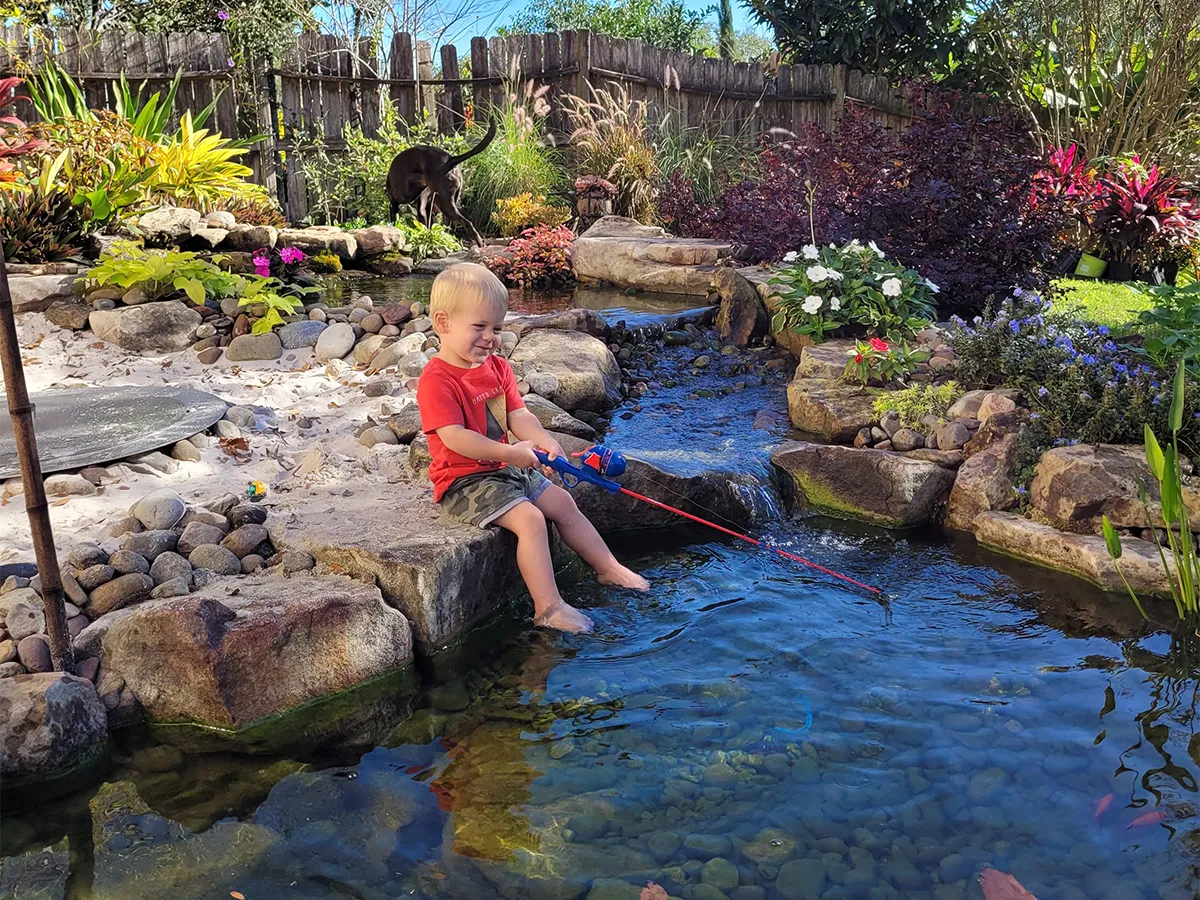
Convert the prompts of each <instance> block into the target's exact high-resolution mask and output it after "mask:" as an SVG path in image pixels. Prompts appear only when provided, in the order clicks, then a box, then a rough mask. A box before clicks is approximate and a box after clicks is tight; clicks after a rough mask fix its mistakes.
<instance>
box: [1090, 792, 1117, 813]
mask: <svg viewBox="0 0 1200 900" xmlns="http://www.w3.org/2000/svg"><path fill="white" fill-rule="evenodd" d="M1112 802H1113V795H1112V794H1105V795H1104V796H1103V797H1101V798H1100V799H1099V800H1098V801H1097V802H1096V812H1095V814H1094V815H1093V816H1092V818H1093V819H1098V818H1100V817H1101V816H1102V815H1104V814H1105V813H1106V812H1108V808H1109V807H1110V806H1112Z"/></svg>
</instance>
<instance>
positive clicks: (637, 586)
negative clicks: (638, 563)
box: [596, 563, 650, 591]
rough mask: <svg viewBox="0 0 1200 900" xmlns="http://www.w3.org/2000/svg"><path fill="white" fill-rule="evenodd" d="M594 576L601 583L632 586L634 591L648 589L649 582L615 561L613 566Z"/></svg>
mask: <svg viewBox="0 0 1200 900" xmlns="http://www.w3.org/2000/svg"><path fill="white" fill-rule="evenodd" d="M596 578H597V580H599V582H600V583H601V584H611V585H615V586H616V587H623V588H632V589H633V590H635V591H648V590H650V582H648V581H647V580H646V579H645V578H643V577H642V576H641V575H639V574H638V573H637V572H634V571H632V570H630V569H627V568H625V567H624V566H623V565H621V564H620V563H617V565H616V567H615V568H612V569H608V570H606V571H604V572H597V573H596Z"/></svg>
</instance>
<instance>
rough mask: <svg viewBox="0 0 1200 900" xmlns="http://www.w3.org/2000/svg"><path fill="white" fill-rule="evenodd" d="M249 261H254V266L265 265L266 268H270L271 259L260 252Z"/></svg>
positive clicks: (260, 266)
mask: <svg viewBox="0 0 1200 900" xmlns="http://www.w3.org/2000/svg"><path fill="white" fill-rule="evenodd" d="M250 262H252V263H254V266H255V268H262V267H263V266H266V267H267V268H268V269H269V268H271V261H270V260H269V259H267V258H266V257H265V256H263V255H262V254H259V255H258V256H256V257H254V258H253V259H251V260H250Z"/></svg>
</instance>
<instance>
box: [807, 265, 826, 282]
mask: <svg viewBox="0 0 1200 900" xmlns="http://www.w3.org/2000/svg"><path fill="white" fill-rule="evenodd" d="M804 274H805V275H807V276H808V280H809V281H815V282H817V283H820V282H822V281H824V280H825V279H826V278H828V277H829V270H828V269H827V268H825V267H824V266H809V267H808V268H807V269H805V270H804Z"/></svg>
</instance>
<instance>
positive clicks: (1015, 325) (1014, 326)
mask: <svg viewBox="0 0 1200 900" xmlns="http://www.w3.org/2000/svg"><path fill="white" fill-rule="evenodd" d="M1008 330H1009V331H1011V332H1012V333H1013V334H1020V333H1021V323H1020V322H1018V321H1017V320H1016V319H1013V320H1012V321H1011V322H1009V323H1008Z"/></svg>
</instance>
